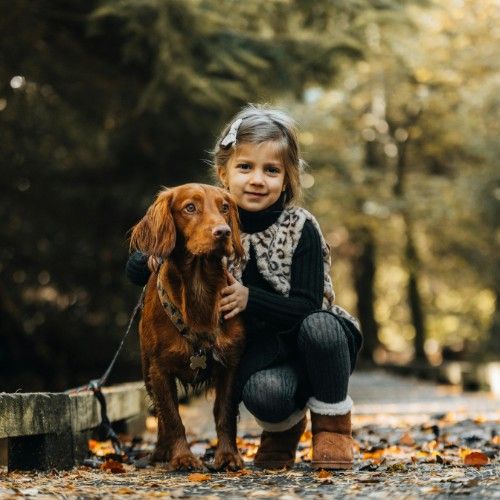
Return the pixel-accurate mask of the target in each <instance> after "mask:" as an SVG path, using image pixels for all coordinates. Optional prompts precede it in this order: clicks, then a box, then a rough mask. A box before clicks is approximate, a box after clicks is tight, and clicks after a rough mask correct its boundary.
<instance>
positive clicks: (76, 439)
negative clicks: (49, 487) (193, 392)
mask: <svg viewBox="0 0 500 500" xmlns="http://www.w3.org/2000/svg"><path fill="white" fill-rule="evenodd" d="M102 392H103V394H104V397H105V399H106V406H107V414H108V417H109V419H110V421H111V422H120V423H121V424H124V423H126V421H127V420H128V419H134V420H135V421H137V419H138V418H139V417H141V416H142V419H143V420H145V417H146V411H147V400H146V390H145V388H144V384H143V383H142V382H134V383H128V384H120V385H116V386H112V387H106V388H104V389H103V391H102ZM100 423H101V408H100V405H99V403H98V401H97V399H96V398H95V397H94V395H93V393H92V392H90V391H85V392H80V393H77V394H72V395H68V394H61V393H24V394H23V393H16V394H7V393H0V439H1V438H5V437H7V438H8V468H9V470H33V469H36V470H49V469H52V468H55V469H68V468H71V467H73V466H74V465H75V464H76V463H78V462H80V461H81V460H82V458H84V456H85V454H86V440H87V439H88V437H90V432H91V430H92V429H95V428H96V427H98V426H99V424H100Z"/></svg>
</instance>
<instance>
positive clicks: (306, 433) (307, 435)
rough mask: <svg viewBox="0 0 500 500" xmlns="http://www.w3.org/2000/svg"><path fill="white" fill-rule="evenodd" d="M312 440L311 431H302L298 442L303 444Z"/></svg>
mask: <svg viewBox="0 0 500 500" xmlns="http://www.w3.org/2000/svg"><path fill="white" fill-rule="evenodd" d="M311 439H312V432H311V431H304V433H303V434H302V436H300V442H301V443H304V442H305V441H310V440H311Z"/></svg>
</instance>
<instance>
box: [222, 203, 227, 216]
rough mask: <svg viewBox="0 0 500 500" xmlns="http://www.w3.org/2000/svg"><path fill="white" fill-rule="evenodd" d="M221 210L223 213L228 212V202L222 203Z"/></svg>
mask: <svg viewBox="0 0 500 500" xmlns="http://www.w3.org/2000/svg"><path fill="white" fill-rule="evenodd" d="M221 210H222V213H223V214H227V213H228V212H229V203H223V204H222V209H221Z"/></svg>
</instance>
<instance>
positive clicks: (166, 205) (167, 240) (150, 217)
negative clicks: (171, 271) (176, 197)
mask: <svg viewBox="0 0 500 500" xmlns="http://www.w3.org/2000/svg"><path fill="white" fill-rule="evenodd" d="M172 197H173V192H172V191H166V190H164V191H160V193H158V196H157V197H156V200H155V201H154V203H153V204H152V205H151V206H150V207H149V208H148V211H147V212H146V215H145V216H144V217H143V218H142V219H141V220H140V221H139V222H138V223H137V224H136V225H135V226H134V227H133V228H132V235H131V237H130V248H131V249H134V250H140V251H141V252H142V253H145V254H146V255H154V256H156V257H163V258H167V257H168V256H169V255H170V253H171V252H172V250H173V249H174V247H175V240H176V234H175V232H176V231H175V224H174V218H173V216H172V212H171V204H172Z"/></svg>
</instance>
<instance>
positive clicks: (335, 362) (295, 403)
mask: <svg viewBox="0 0 500 500" xmlns="http://www.w3.org/2000/svg"><path fill="white" fill-rule="evenodd" d="M213 154H214V169H215V173H216V175H217V178H218V179H219V180H220V182H221V184H222V185H223V187H225V188H226V189H227V190H228V191H229V192H230V193H231V194H232V195H233V196H234V198H235V200H236V202H237V204H238V207H239V216H240V222H241V231H242V242H243V246H244V248H245V254H246V255H245V258H244V259H243V261H242V262H241V263H239V265H238V266H236V265H235V263H234V262H232V261H230V262H229V265H228V270H229V272H230V282H229V283H228V286H227V287H226V288H225V289H224V290H223V291H222V297H221V302H220V311H221V314H222V315H223V317H224V318H225V319H228V318H231V317H233V316H235V315H236V314H241V315H242V317H243V320H244V322H245V327H246V337H247V347H246V350H245V353H244V355H243V358H242V360H241V365H240V370H239V377H238V391H237V392H238V394H237V395H238V397H239V398H240V400H242V401H243V402H244V403H245V406H246V407H247V409H248V410H249V411H250V412H251V413H252V414H253V415H254V416H255V418H256V420H257V422H258V424H259V425H260V426H261V427H262V428H263V432H262V436H261V442H260V446H259V449H258V452H257V454H256V456H255V461H254V463H255V465H256V466H258V467H261V468H282V467H292V466H293V464H294V460H295V452H296V450H297V445H298V443H299V439H300V436H301V435H302V433H303V432H304V430H305V428H306V423H307V419H306V412H307V409H309V410H310V411H311V424H312V433H313V457H312V466H313V467H314V468H331V469H347V468H350V467H351V466H352V463H353V452H352V437H351V413H350V411H351V407H352V400H351V398H350V397H349V396H348V395H347V388H348V381H349V376H350V374H351V373H352V371H353V369H354V365H355V363H356V358H357V353H358V351H359V349H360V347H361V342H362V338H361V333H360V329H359V324H358V322H357V321H356V319H355V318H353V317H352V316H351V315H350V314H348V313H347V312H346V311H345V310H343V309H342V308H340V307H338V306H336V305H333V301H334V293H333V289H332V282H331V279H330V275H329V271H330V250H329V247H328V245H327V244H326V242H325V240H324V238H323V235H322V234H321V230H320V228H319V225H318V223H317V221H316V219H315V218H314V217H313V216H312V215H311V214H310V213H309V212H307V211H306V210H305V209H303V208H301V207H298V206H296V202H297V200H298V199H299V198H300V191H301V188H300V173H301V171H302V165H303V161H302V159H301V158H300V152H299V146H298V140H297V130H296V128H295V124H294V122H293V120H292V119H291V118H290V117H289V116H288V115H286V114H285V113H283V112H281V111H278V110H275V109H270V108H267V107H264V106H252V105H249V106H247V107H245V108H244V109H243V110H242V111H240V112H239V113H238V114H237V115H236V116H235V117H234V118H233V120H231V122H230V123H229V124H228V125H227V126H226V127H225V128H224V130H223V131H222V134H221V135H220V137H219V138H218V140H217V142H216V145H215V149H214V153H213ZM146 262H147V257H146V256H143V255H141V254H137V253H136V254H133V255H132V256H131V257H130V259H129V262H128V263H127V274H128V276H129V278H130V279H131V280H132V281H133V282H135V283H137V284H144V283H145V281H147V277H148V275H149V270H148V269H147V265H146Z"/></svg>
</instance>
